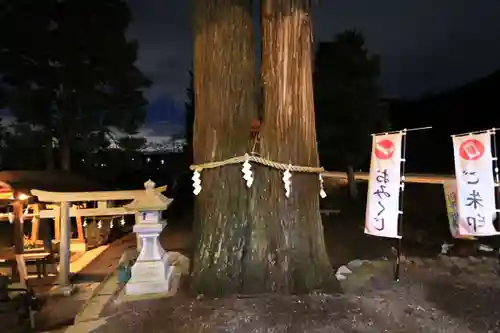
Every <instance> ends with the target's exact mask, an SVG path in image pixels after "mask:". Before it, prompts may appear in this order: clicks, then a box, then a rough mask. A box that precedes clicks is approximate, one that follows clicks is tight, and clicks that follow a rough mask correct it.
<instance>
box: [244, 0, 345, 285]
mask: <svg viewBox="0 0 500 333" xmlns="http://www.w3.org/2000/svg"><path fill="white" fill-rule="evenodd" d="M309 2H310V1H309V0H264V1H263V5H262V34H263V36H262V38H263V40H262V52H263V55H262V69H261V71H262V80H263V95H264V116H263V122H262V128H261V131H260V134H261V139H260V155H261V156H262V157H264V158H267V159H270V160H273V161H277V162H282V163H286V164H288V163H291V164H295V165H304V166H318V165H319V158H318V152H317V142H316V130H315V115H314V102H313V88H312V64H311V60H312V59H311V54H312V41H311V39H312V38H311V37H312V35H311V21H310V11H309ZM256 177H257V179H256V183H255V184H254V186H253V189H254V191H255V192H254V193H255V196H254V205H253V209H251V210H252V211H253V213H254V219H253V221H252V227H251V230H252V235H251V240H252V242H251V243H250V248H249V249H248V251H247V252H248V253H247V255H246V257H245V267H246V269H247V271H246V274H245V281H244V289H245V291H246V292H263V291H276V292H282V293H301V292H307V291H311V290H315V289H325V288H330V287H334V286H335V282H336V280H335V278H334V276H333V272H332V268H331V265H330V262H329V258H328V255H327V253H326V248H325V243H324V235H323V227H322V224H321V216H320V213H319V189H320V188H319V186H320V185H319V181H318V174H307V173H305V174H300V173H292V187H291V195H290V198H286V197H285V194H284V193H285V191H284V187H283V181H282V177H283V174H282V172H280V171H278V170H277V169H273V168H266V167H258V168H257V170H256Z"/></svg>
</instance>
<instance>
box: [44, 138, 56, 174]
mask: <svg viewBox="0 0 500 333" xmlns="http://www.w3.org/2000/svg"><path fill="white" fill-rule="evenodd" d="M45 169H46V170H54V169H55V165H54V143H53V138H52V135H51V134H49V135H48V137H47V141H46V144H45Z"/></svg>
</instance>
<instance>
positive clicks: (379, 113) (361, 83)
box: [314, 30, 388, 198]
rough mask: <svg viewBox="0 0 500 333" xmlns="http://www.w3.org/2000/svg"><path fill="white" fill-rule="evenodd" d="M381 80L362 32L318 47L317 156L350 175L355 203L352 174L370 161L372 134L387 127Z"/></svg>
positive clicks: (377, 63)
mask: <svg viewBox="0 0 500 333" xmlns="http://www.w3.org/2000/svg"><path fill="white" fill-rule="evenodd" d="M379 74H380V58H379V56H378V55H374V54H370V53H369V51H368V50H367V48H366V47H365V39H364V37H363V35H362V34H361V33H360V32H357V31H353V30H346V31H345V32H343V33H341V34H338V35H337V36H336V37H335V40H334V41H332V42H321V43H320V44H319V47H318V50H317V53H316V59H315V72H314V95H315V104H316V126H317V133H318V147H319V153H320V157H321V161H322V163H323V165H324V166H325V167H326V168H327V169H338V168H341V169H344V170H347V173H348V179H349V192H350V195H351V197H352V198H355V197H356V195H357V189H356V186H355V180H354V169H355V168H360V167H363V166H364V165H363V164H364V163H365V162H367V161H368V160H369V152H370V144H371V135H370V134H372V133H374V132H378V131H381V130H385V129H386V127H388V121H387V119H388V118H387V117H388V112H387V109H386V108H384V107H382V104H381V103H380V98H379V88H378V83H377V79H378V76H379Z"/></svg>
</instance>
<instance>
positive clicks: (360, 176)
mask: <svg viewBox="0 0 500 333" xmlns="http://www.w3.org/2000/svg"><path fill="white" fill-rule="evenodd" d="M369 176H370V174H369V173H368V172H356V173H354V178H355V179H356V180H364V181H368V179H369ZM323 178H324V179H325V182H328V181H329V180H330V181H331V180H333V181H334V182H338V183H340V184H344V183H346V182H347V174H346V173H345V172H338V171H326V172H324V173H323ZM454 179H455V176H453V175H433V174H418V173H407V174H405V183H419V184H443V183H444V182H445V181H447V180H454Z"/></svg>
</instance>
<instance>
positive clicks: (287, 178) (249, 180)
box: [189, 154, 326, 198]
mask: <svg viewBox="0 0 500 333" xmlns="http://www.w3.org/2000/svg"><path fill="white" fill-rule="evenodd" d="M250 162H254V163H259V164H261V165H265V166H268V167H271V168H275V169H278V170H281V171H283V178H282V180H283V185H284V188H285V196H286V197H287V198H289V197H290V192H291V185H292V181H291V178H292V172H304V173H317V174H319V184H320V186H319V187H320V196H321V197H322V198H325V197H326V192H325V191H324V189H323V175H322V173H323V172H325V169H323V168H322V167H310V166H301V165H292V164H285V163H279V162H274V161H271V160H268V159H265V158H262V157H258V156H254V155H249V154H245V155H243V156H237V157H232V158H229V159H227V160H223V161H215V162H208V163H203V164H193V165H191V166H190V167H189V169H190V170H192V171H194V173H193V177H192V178H191V179H192V180H193V188H194V189H193V193H194V194H195V195H198V194H199V193H200V192H201V189H202V188H201V171H202V170H203V169H213V168H219V167H221V166H224V165H230V164H240V163H243V167H242V169H241V172H242V173H243V179H244V180H245V181H246V185H247V187H248V188H250V187H251V186H252V184H253V175H252V167H251V164H250Z"/></svg>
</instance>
